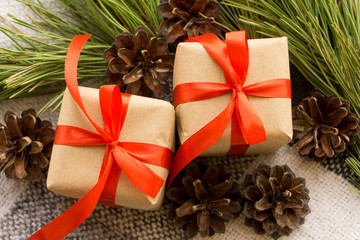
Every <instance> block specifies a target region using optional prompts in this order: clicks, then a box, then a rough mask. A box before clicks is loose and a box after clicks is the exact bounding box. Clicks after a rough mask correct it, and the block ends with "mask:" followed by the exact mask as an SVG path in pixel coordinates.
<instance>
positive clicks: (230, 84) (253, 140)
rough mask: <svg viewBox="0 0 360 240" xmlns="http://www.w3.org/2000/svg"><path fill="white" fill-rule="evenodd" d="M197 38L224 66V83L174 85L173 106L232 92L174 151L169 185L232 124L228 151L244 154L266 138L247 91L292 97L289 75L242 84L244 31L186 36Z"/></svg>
mask: <svg viewBox="0 0 360 240" xmlns="http://www.w3.org/2000/svg"><path fill="white" fill-rule="evenodd" d="M188 42H199V43H201V45H202V46H203V47H204V48H205V49H206V51H207V52H208V53H209V55H210V56H211V57H212V58H213V59H214V60H215V61H216V63H217V64H218V65H219V66H220V67H221V68H222V69H223V70H224V75H225V81H226V83H213V82H196V83H183V84H179V85H177V86H176V87H175V89H174V106H175V107H176V106H177V105H179V104H181V103H186V102H193V101H200V100H204V99H209V98H213V97H217V96H220V95H223V94H226V93H228V92H232V98H231V101H230V103H229V105H228V106H227V107H226V108H225V109H224V110H223V111H222V112H221V113H220V114H219V115H218V116H217V117H215V118H214V119H213V120H212V121H210V122H209V123H208V124H206V125H205V126H204V127H203V128H201V129H200V130H199V131H197V132H196V133H195V134H193V135H192V136H191V137H190V138H188V139H187V140H186V141H185V142H184V143H183V144H182V145H181V146H180V148H179V150H178V151H177V153H176V156H175V159H174V163H173V167H172V169H171V172H170V176H169V182H168V186H169V185H170V184H171V182H172V180H173V179H174V178H175V176H176V175H177V174H178V173H179V172H180V171H181V170H182V169H183V168H184V167H185V166H186V165H187V164H189V163H190V162H191V161H192V160H193V159H195V158H196V157H197V156H199V155H200V154H201V153H202V152H204V151H205V150H206V149H208V148H209V147H210V146H212V145H213V144H214V143H215V142H216V141H217V140H218V139H219V138H220V137H221V136H222V134H223V132H224V131H225V128H226V127H227V125H228V124H229V122H230V120H232V124H231V147H230V150H229V153H228V155H243V154H244V153H245V152H246V150H247V148H248V146H249V145H251V144H257V143H260V142H263V141H265V140H266V134H265V129H264V126H263V123H262V121H261V119H260V116H259V115H258V113H257V112H256V110H255V109H254V107H253V106H252V105H251V104H250V102H249V98H248V95H253V96H258V97H271V98H291V82H290V79H272V80H267V81H262V82H257V83H254V84H251V85H248V86H243V85H244V83H245V80H246V76H247V71H248V67H249V48H248V44H247V37H246V33H245V32H244V31H242V32H229V33H226V40H225V41H224V42H222V41H221V40H220V39H219V38H218V37H216V36H215V35H213V34H206V35H202V36H199V37H195V38H192V39H189V40H188Z"/></svg>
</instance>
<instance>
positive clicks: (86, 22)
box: [0, 0, 162, 114]
mask: <svg viewBox="0 0 360 240" xmlns="http://www.w3.org/2000/svg"><path fill="white" fill-rule="evenodd" d="M17 1H18V2H21V3H23V4H26V5H27V6H28V7H29V8H30V9H31V10H32V11H33V13H34V14H35V15H36V16H37V17H38V18H40V19H41V20H40V21H35V20H34V19H32V18H30V17H29V21H22V20H20V19H18V18H16V17H14V16H11V15H9V16H10V18H11V21H10V22H8V21H6V20H5V19H4V18H3V17H1V16H0V20H2V21H3V22H5V23H6V25H7V27H0V31H1V32H3V33H4V34H5V35H6V36H8V37H9V39H10V40H11V41H12V42H13V43H14V46H15V48H16V50H15V51H13V50H9V49H4V48H0V70H1V71H0V101H1V100H5V99H10V98H17V97H30V96H37V95H45V94H50V93H53V94H54V93H55V97H54V98H53V99H51V100H50V101H49V102H48V103H47V104H45V105H44V107H43V108H42V109H41V110H40V111H39V112H38V114H41V113H43V112H44V111H45V110H46V109H48V108H53V110H54V109H56V108H58V107H59V106H60V103H61V96H62V94H63V91H64V89H65V86H66V84H65V79H64V71H63V69H64V62H65V56H66V52H67V47H68V45H69V44H70V42H71V40H72V38H73V37H74V35H81V34H89V33H92V34H93V35H92V37H91V38H90V40H89V41H88V42H87V44H86V45H85V47H84V48H83V51H82V53H81V56H80V59H79V68H78V79H79V82H84V81H87V80H89V79H94V78H95V79H99V81H98V84H97V85H98V86H100V85H102V84H104V82H105V70H106V68H107V63H106V62H105V61H104V60H103V59H102V52H103V51H105V50H106V49H107V48H109V47H110V45H111V43H112V42H113V41H114V39H115V37H116V36H117V35H119V34H120V33H121V32H123V31H130V32H133V31H134V30H135V29H136V27H137V26H144V27H145V28H147V30H148V31H149V32H150V33H151V34H152V35H156V34H157V32H158V29H159V25H160V23H161V21H162V17H161V16H160V14H158V13H157V11H156V7H157V5H159V4H160V0H151V1H147V0H97V3H96V2H95V1H93V0H77V1H72V0H57V1H58V2H60V3H61V4H62V5H63V6H64V8H65V11H63V12H53V11H51V10H48V9H46V8H45V7H44V6H43V5H42V4H41V2H40V1H35V0H17ZM19 26H22V27H25V28H27V29H29V30H32V31H34V32H35V33H36V34H25V33H24V32H22V31H20V30H19Z"/></svg>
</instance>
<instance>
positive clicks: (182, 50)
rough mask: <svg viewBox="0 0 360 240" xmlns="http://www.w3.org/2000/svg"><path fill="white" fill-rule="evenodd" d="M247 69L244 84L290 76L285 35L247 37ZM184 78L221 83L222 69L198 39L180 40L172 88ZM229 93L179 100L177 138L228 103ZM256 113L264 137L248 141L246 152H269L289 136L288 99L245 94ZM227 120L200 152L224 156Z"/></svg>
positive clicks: (184, 137) (228, 135) (186, 135)
mask: <svg viewBox="0 0 360 240" xmlns="http://www.w3.org/2000/svg"><path fill="white" fill-rule="evenodd" d="M248 44H249V59H250V60H249V69H248V75H247V79H246V82H245V84H244V86H247V85H249V84H253V83H256V82H260V81H264V80H270V79H276V78H287V79H289V78H290V70H289V55H288V43H287V38H285V37H283V38H271V39H256V40H249V41H248ZM188 82H218V83H225V78H224V72H223V70H222V69H221V68H220V66H219V65H218V64H217V63H216V62H215V61H214V60H213V59H212V58H211V57H210V55H209V54H208V53H207V52H206V50H205V49H204V48H203V47H202V45H201V44H200V43H197V42H194V43H180V44H179V45H178V47H177V52H176V57H175V65H174V84H173V86H174V88H175V87H176V86H177V85H178V84H181V83H188ZM231 94H232V93H228V94H226V95H222V96H219V97H215V98H211V99H206V100H202V101H195V102H189V103H183V104H180V105H178V106H177V107H176V121H177V128H178V133H179V137H180V142H181V143H184V142H185V141H186V140H187V139H188V138H189V137H190V136H192V135H193V134H194V133H195V132H197V131H198V130H200V129H201V128H202V127H204V126H205V125H206V124H207V123H209V122H210V121H211V120H212V119H214V118H215V117H216V116H217V115H218V114H220V113H221V112H222V111H223V110H224V109H225V108H226V106H227V105H228V104H229V103H230V100H231ZM249 100H250V103H251V104H252V105H253V106H254V108H255V110H256V111H257V112H258V114H259V115H260V118H261V120H262V122H263V124H264V127H265V131H266V141H265V142H262V143H259V144H254V145H251V146H250V147H249V148H248V150H247V152H246V154H247V155H249V154H258V153H269V152H273V151H275V150H277V149H279V148H280V147H282V146H283V145H285V144H287V143H289V142H290V141H291V139H292V132H293V131H292V116H291V99H289V98H261V97H255V96H249ZM230 140H231V122H230V123H229V125H228V126H227V128H226V129H225V131H224V133H223V135H222V136H221V137H220V139H219V140H218V141H217V142H216V143H215V144H214V145H213V146H211V147H210V148H209V149H207V150H206V151H205V152H203V153H202V154H201V155H200V156H225V155H226V154H227V152H228V151H229V149H230Z"/></svg>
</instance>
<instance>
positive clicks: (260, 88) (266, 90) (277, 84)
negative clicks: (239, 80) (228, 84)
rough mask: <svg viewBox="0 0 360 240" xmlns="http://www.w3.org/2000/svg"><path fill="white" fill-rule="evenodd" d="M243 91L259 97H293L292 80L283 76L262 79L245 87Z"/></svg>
mask: <svg viewBox="0 0 360 240" xmlns="http://www.w3.org/2000/svg"><path fill="white" fill-rule="evenodd" d="M242 91H243V92H244V93H245V94H248V95H253V96H258V97H270V98H291V81H290V79H283V78H279V79H271V80H266V81H261V82H257V83H253V84H250V85H248V86H246V87H244V88H243V90H242Z"/></svg>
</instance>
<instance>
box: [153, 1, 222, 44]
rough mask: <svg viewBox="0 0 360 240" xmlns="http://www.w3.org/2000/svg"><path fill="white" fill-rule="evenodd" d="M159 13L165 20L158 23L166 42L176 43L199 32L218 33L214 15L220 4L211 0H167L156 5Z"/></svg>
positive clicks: (218, 10)
mask: <svg viewBox="0 0 360 240" xmlns="http://www.w3.org/2000/svg"><path fill="white" fill-rule="evenodd" d="M158 10H159V13H160V14H161V15H163V16H164V17H165V18H167V20H165V21H164V22H162V23H161V25H160V34H162V35H163V36H166V37H167V40H168V42H170V43H174V42H175V44H177V43H179V42H182V41H185V40H186V39H188V38H192V37H196V36H199V35H201V34H206V33H213V34H215V35H217V36H219V35H220V30H219V28H218V26H217V25H216V23H215V17H216V16H217V15H218V14H219V12H220V5H219V3H218V2H216V1H213V0H210V1H209V0H169V1H168V2H165V3H162V4H160V5H159V6H158Z"/></svg>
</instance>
